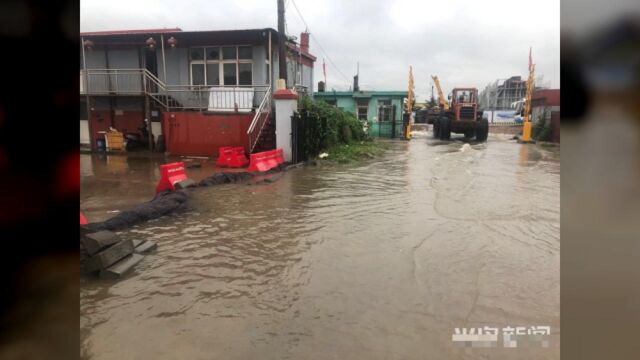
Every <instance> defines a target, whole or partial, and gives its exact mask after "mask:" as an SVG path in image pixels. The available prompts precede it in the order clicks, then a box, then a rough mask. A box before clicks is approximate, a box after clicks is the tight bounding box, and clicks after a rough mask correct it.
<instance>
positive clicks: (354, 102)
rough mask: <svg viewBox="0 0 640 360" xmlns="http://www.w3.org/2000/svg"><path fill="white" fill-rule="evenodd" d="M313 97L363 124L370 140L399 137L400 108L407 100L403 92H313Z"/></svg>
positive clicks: (400, 128) (400, 124) (405, 93)
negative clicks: (355, 117)
mask: <svg viewBox="0 0 640 360" xmlns="http://www.w3.org/2000/svg"><path fill="white" fill-rule="evenodd" d="M313 97H314V99H315V100H316V101H318V100H324V101H325V102H327V103H328V104H331V105H335V106H337V107H338V108H340V109H342V110H344V111H349V112H351V113H353V114H355V115H356V116H357V117H358V119H360V120H361V121H363V122H364V121H366V122H367V125H368V130H367V131H368V132H369V136H371V137H385V138H392V137H396V138H400V137H402V136H403V122H402V104H403V101H404V99H405V98H407V97H408V93H407V92H406V91H325V92H314V93H313ZM394 135H395V136H394Z"/></svg>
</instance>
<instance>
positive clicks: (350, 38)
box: [80, 0, 560, 101]
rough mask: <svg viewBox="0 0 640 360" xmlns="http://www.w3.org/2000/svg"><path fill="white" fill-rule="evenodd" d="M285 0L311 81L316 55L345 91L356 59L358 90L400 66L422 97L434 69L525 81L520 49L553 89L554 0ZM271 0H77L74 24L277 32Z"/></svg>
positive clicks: (556, 55)
mask: <svg viewBox="0 0 640 360" xmlns="http://www.w3.org/2000/svg"><path fill="white" fill-rule="evenodd" d="M285 1H286V4H287V5H286V19H287V31H288V34H290V35H296V36H299V34H300V32H301V31H304V30H305V25H304V23H303V21H302V20H301V18H300V15H298V13H297V12H296V9H295V7H294V3H293V2H294V1H295V5H297V7H298V9H299V10H300V12H301V13H302V16H303V17H304V19H305V20H306V23H307V25H308V26H309V31H310V32H311V33H312V37H311V43H310V51H311V53H312V54H314V55H315V56H317V57H318V61H317V62H316V65H315V70H314V81H315V82H316V83H317V82H318V81H319V80H322V61H323V58H325V62H326V68H327V83H328V88H329V89H331V88H335V89H336V90H346V89H348V87H349V85H350V83H351V81H352V77H353V75H355V72H356V62H358V61H359V62H360V85H361V88H363V89H367V90H406V88H407V78H408V71H409V65H413V77H414V82H415V88H416V93H417V95H418V101H423V100H425V99H428V97H430V94H431V85H432V81H431V77H430V75H432V74H433V75H438V77H439V78H440V81H441V83H442V86H443V88H444V91H445V93H447V92H449V91H451V89H452V88H453V87H455V86H476V87H478V88H479V89H480V90H482V89H483V88H484V87H485V85H486V84H487V83H489V82H493V81H495V80H496V79H504V78H507V77H509V76H512V75H521V76H522V77H523V78H526V76H527V63H528V55H529V46H531V47H533V62H534V63H535V64H536V75H543V76H544V80H545V81H546V82H549V83H550V85H551V87H553V88H557V87H559V86H560V1H559V0H536V1H531V0H529V1H520V0H482V1H477V0H447V1H442V0H438V1H433V0H414V1H410V0H395V1H381V0H368V1H364V0H360V1H351V0H325V1H323V0H285ZM276 4H277V1H276V0H237V1H230V0H226V1H221V0H206V1H205V0H192V1H187V0H183V1H175V0H173V1H168V0H135V1H132V0H126V1H125V0H82V1H81V2H80V30H81V31H99V30H118V29H142V28H162V27H180V28H182V30H185V31H188V30H221V29H246V28H263V27H272V28H274V29H277V7H276ZM525 15H526V17H525ZM318 42H319V44H318ZM320 46H321V47H322V48H323V49H324V50H325V51H326V54H325V53H324V52H323V51H321V49H320ZM329 58H330V59H331V60H333V63H335V66H334V65H333V64H332V63H331V61H330V60H329ZM336 67H337V68H338V69H339V70H340V71H341V72H342V73H343V74H344V76H342V75H341V74H340V72H339V71H338V70H336ZM345 77H346V79H345ZM436 96H437V94H436Z"/></svg>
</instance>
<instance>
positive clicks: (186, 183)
mask: <svg viewBox="0 0 640 360" xmlns="http://www.w3.org/2000/svg"><path fill="white" fill-rule="evenodd" d="M196 185H197V184H196V182H195V181H193V180H191V179H187V180H182V181H179V182H177V183H175V185H174V186H175V188H176V189H177V190H179V189H186V188H188V187H194V186H196Z"/></svg>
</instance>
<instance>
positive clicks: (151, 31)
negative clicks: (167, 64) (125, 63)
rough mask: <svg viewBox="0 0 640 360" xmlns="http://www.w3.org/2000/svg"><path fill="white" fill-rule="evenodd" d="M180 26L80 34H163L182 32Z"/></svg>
mask: <svg viewBox="0 0 640 360" xmlns="http://www.w3.org/2000/svg"><path fill="white" fill-rule="evenodd" d="M180 31H182V29H180V28H169V29H167V28H164V29H137V30H109V31H89V32H81V33H80V36H101V35H102V36H106V35H133V34H162V33H174V32H180Z"/></svg>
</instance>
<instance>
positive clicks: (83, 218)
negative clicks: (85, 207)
mask: <svg viewBox="0 0 640 360" xmlns="http://www.w3.org/2000/svg"><path fill="white" fill-rule="evenodd" d="M80 225H87V219H86V218H85V217H84V215H82V211H80Z"/></svg>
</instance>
